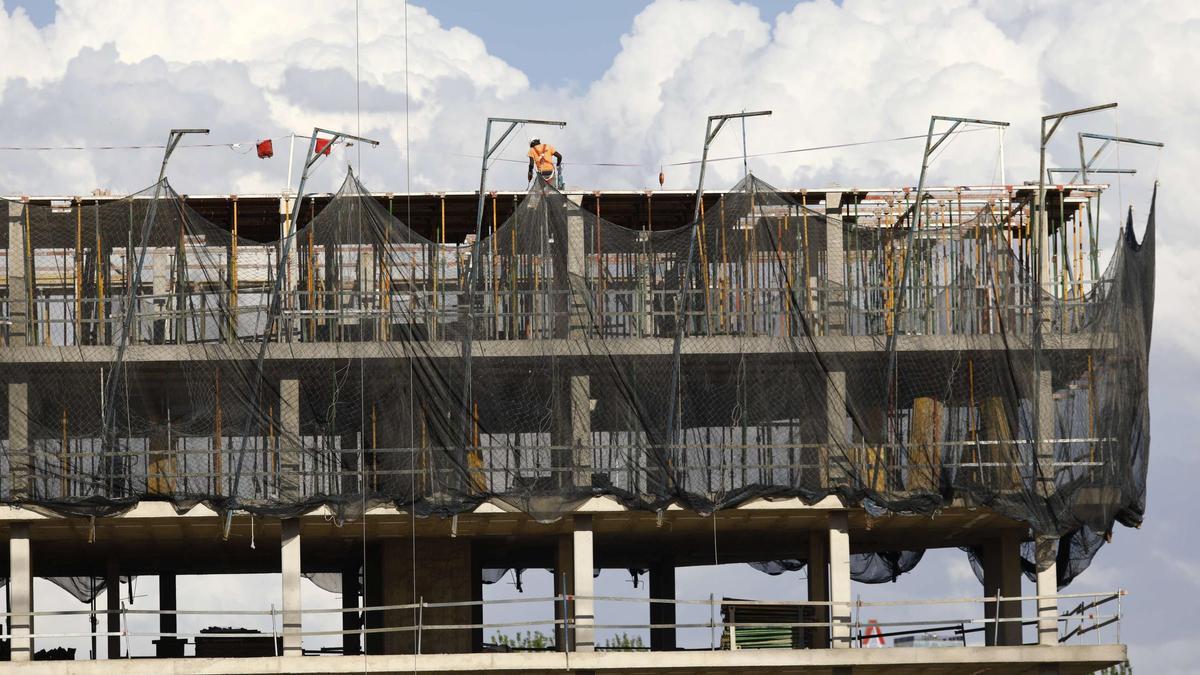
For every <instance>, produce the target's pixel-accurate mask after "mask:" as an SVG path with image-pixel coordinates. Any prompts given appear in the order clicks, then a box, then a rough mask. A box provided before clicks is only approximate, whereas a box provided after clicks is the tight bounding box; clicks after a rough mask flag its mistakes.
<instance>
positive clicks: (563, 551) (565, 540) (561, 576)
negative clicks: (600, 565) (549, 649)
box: [551, 516, 575, 652]
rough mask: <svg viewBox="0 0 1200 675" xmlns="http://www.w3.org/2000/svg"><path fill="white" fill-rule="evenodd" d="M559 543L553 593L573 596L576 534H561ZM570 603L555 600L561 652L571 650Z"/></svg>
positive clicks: (557, 646)
mask: <svg viewBox="0 0 1200 675" xmlns="http://www.w3.org/2000/svg"><path fill="white" fill-rule="evenodd" d="M568 519H570V516H568ZM557 544H558V545H557V547H556V548H555V551H554V589H553V591H552V592H551V595H552V596H555V597H562V596H571V595H574V593H575V558H574V552H573V550H574V536H573V535H570V534H563V535H559V537H558V542H557ZM568 604H569V603H568V601H567V600H564V599H559V600H555V601H554V621H555V624H554V648H555V649H557V650H558V651H560V652H565V651H569V650H570V644H569V642H568V638H569V636H570V633H569V631H568V630H567V617H568V616H569V615H568V613H567V608H568Z"/></svg>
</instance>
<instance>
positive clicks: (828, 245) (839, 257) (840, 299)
mask: <svg viewBox="0 0 1200 675" xmlns="http://www.w3.org/2000/svg"><path fill="white" fill-rule="evenodd" d="M824 281H825V284H824V285H825V288H826V289H827V294H826V297H825V299H824V300H825V303H824V304H825V316H824V321H823V322H821V323H823V324H824V326H825V332H826V334H829V335H840V334H843V333H845V332H846V252H845V250H844V242H843V239H842V194H841V193H840V192H830V193H828V194H826V195H825V280H824Z"/></svg>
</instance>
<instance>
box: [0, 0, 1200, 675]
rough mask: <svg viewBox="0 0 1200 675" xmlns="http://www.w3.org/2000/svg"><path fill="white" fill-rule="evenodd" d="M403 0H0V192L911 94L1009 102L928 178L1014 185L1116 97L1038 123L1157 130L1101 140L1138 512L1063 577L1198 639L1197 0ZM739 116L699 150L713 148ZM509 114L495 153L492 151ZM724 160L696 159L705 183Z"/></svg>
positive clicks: (780, 141) (1186, 658)
mask: <svg viewBox="0 0 1200 675" xmlns="http://www.w3.org/2000/svg"><path fill="white" fill-rule="evenodd" d="M429 4H431V6H429V7H424V6H418V5H409V6H407V8H405V6H404V5H402V4H401V3H397V2H384V1H378V2H377V1H371V0H362V2H361V5H360V6H359V10H358V11H359V16H358V21H357V26H358V39H357V42H356V16H355V4H354V3H353V2H320V1H315V0H312V1H299V0H293V1H289V2H245V1H244V0H209V1H206V2H173V3H168V2H154V1H151V2H148V1H146V0H137V1H135V0H112V1H110V2H105V3H95V2H84V1H82V0H78V1H77V0H60V1H59V2H58V3H56V4H55V3H52V2H47V1H46V0H3V5H4V11H3V12H0V54H3V58H2V59H0V146H3V147H2V148H0V194H6V195H19V194H87V193H89V192H90V191H91V190H92V189H93V188H97V187H101V188H108V189H112V190H114V191H118V192H124V191H130V190H135V189H138V188H140V187H143V186H146V185H148V184H150V183H151V182H152V181H153V177H154V175H155V172H156V169H157V162H158V158H159V156H160V152H161V151H160V150H157V149H153V148H150V149H142V150H89V151H69V150H53V151H35V150H29V149H12V148H31V147H42V146H49V147H62V146H83V147H89V148H91V147H95V146H101V145H119V146H140V145H153V144H160V143H162V141H163V140H164V137H165V136H166V131H167V130H168V129H169V128H171V127H209V128H211V129H212V134H211V136H209V137H208V138H207V139H204V140H203V141H195V142H203V143H211V144H214V145H215V147H209V148H190V149H184V150H181V151H180V152H179V153H178V154H177V155H176V157H175V159H174V160H173V167H172V170H171V172H170V175H171V179H172V183H173V184H174V185H175V187H176V188H177V189H178V190H180V191H181V192H186V193H191V194H201V193H228V192H240V193H248V192H276V191H278V190H280V189H281V188H282V187H283V186H284V184H285V182H286V177H287V173H288V172H287V161H286V155H287V151H286V148H287V143H288V141H287V140H286V139H287V137H288V136H289V134H291V133H292V132H296V133H307V132H309V131H311V129H312V127H313V126H315V125H319V126H322V127H326V128H336V129H342V130H346V131H350V132H355V131H361V133H362V134H363V135H366V136H370V137H373V138H377V139H379V140H380V141H381V142H382V143H381V145H380V147H379V148H377V149H365V148H353V149H346V150H342V151H339V152H338V153H335V156H334V157H333V158H331V159H330V160H328V162H327V163H326V165H324V166H322V167H321V169H320V171H319V173H318V175H317V177H316V184H317V186H318V187H321V188H329V187H331V186H333V185H334V184H335V182H336V181H337V180H338V179H339V178H340V176H341V174H342V172H343V171H344V166H345V164H346V163H353V164H355V165H356V166H357V167H358V168H359V169H360V170H361V172H362V174H363V176H364V179H365V182H366V183H367V184H368V186H370V187H372V188H373V189H375V190H380V191H383V190H390V191H397V192H399V191H403V190H405V189H408V188H411V189H413V190H456V189H459V190H461V189H474V186H475V185H476V183H477V181H478V154H479V148H480V146H481V144H482V135H483V121H484V118H485V117H486V116H488V115H493V116H518V117H540V118H554V119H562V120H566V121H567V122H568V123H569V124H568V126H567V127H566V128H565V129H563V130H554V131H553V132H550V131H546V132H544V133H543V138H546V139H548V140H551V141H552V142H553V143H555V144H556V145H558V146H559V147H560V148H561V149H562V151H563V152H564V154H565V156H566V161H567V174H566V175H567V180H568V183H570V184H573V185H581V186H587V187H589V188H630V187H650V186H652V185H655V184H656V183H657V176H658V171H659V167H660V166H664V165H670V164H672V163H675V162H683V161H687V160H691V159H695V158H696V157H697V156H698V154H699V142H700V137H701V135H702V132H703V126H704V117H705V116H706V115H708V114H712V113H717V112H728V111H737V110H743V109H745V110H750V109H760V108H769V109H772V110H774V113H775V114H774V115H773V116H772V117H770V118H760V119H756V120H753V121H752V123H751V124H749V125H748V127H747V134H746V139H745V142H746V146H747V148H748V150H749V152H751V153H766V152H774V151H780V150H788V149H796V148H807V147H813V146H823V145H831V144H839V143H848V142H858V141H866V140H876V139H887V138H893V137H897V136H905V135H909V134H914V133H921V132H923V131H924V129H925V126H926V125H927V123H928V117H929V115H930V114H949V115H962V116H969V117H983V118H990V119H999V120H1006V121H1010V122H1012V127H1011V128H1010V129H1009V130H1008V132H1007V133H1006V134H1005V135H1004V136H1003V138H1001V137H1000V135H999V134H995V133H993V132H984V133H976V134H970V135H965V136H963V137H960V140H956V141H955V144H954V145H952V146H951V147H950V148H948V149H947V151H946V152H945V153H943V154H942V155H941V156H940V157H939V158H938V160H937V162H936V163H935V164H934V166H933V167H932V172H933V174H932V175H933V182H934V183H943V184H967V183H989V182H997V181H998V180H999V179H1000V174H1001V171H1003V175H1004V179H1005V180H1006V181H1007V182H1009V183H1014V182H1020V181H1024V180H1036V166H1037V134H1038V132H1037V129H1038V119H1039V117H1040V116H1041V115H1043V114H1046V113H1048V112H1053V111H1058V110H1065V109H1070V108H1075V107H1080V106H1086V105H1092V104H1097V103H1104V102H1108V101H1118V102H1120V104H1121V107H1120V108H1119V110H1118V111H1117V112H1116V113H1112V112H1106V113H1101V114H1096V115H1091V116H1088V117H1086V118H1079V119H1078V120H1073V121H1071V122H1069V123H1067V124H1066V125H1064V127H1063V128H1062V130H1061V131H1060V132H1059V134H1058V137H1057V139H1056V143H1054V144H1053V145H1052V146H1051V148H1050V164H1051V165H1070V164H1071V163H1072V162H1075V161H1076V159H1077V155H1076V154H1075V153H1076V152H1077V151H1076V149H1075V146H1074V140H1075V132H1077V131H1096V132H1101V133H1120V134H1122V135H1128V136H1136V137H1143V138H1152V139H1156V140H1161V141H1164V142H1165V143H1166V144H1167V148H1166V150H1164V151H1161V152H1160V151H1150V150H1139V149H1134V148H1130V147H1125V148H1122V149H1121V150H1120V152H1119V153H1117V152H1110V153H1109V154H1108V155H1106V157H1105V158H1104V160H1103V162H1104V163H1105V164H1106V165H1108V166H1121V167H1124V168H1136V169H1137V170H1138V172H1139V173H1138V175H1137V176H1136V177H1133V178H1128V177H1126V178H1123V179H1122V180H1121V181H1119V182H1115V183H1114V185H1113V188H1112V189H1111V190H1110V192H1109V194H1108V196H1106V197H1105V200H1106V209H1107V212H1108V218H1109V220H1108V223H1107V225H1106V228H1105V231H1104V237H1105V241H1106V242H1108V243H1112V241H1113V240H1114V239H1115V237H1116V234H1117V230H1116V226H1115V224H1114V223H1115V214H1116V213H1117V210H1118V207H1128V206H1133V207H1134V209H1135V213H1136V214H1139V215H1144V214H1145V212H1146V207H1147V205H1148V201H1149V196H1150V190H1151V185H1152V184H1153V181H1154V180H1156V179H1157V180H1159V181H1160V182H1161V186H1162V187H1161V201H1160V204H1159V208H1160V220H1159V223H1160V228H1159V236H1160V237H1161V240H1162V241H1161V242H1160V248H1159V249H1158V250H1159V258H1158V262H1159V268H1158V294H1159V295H1158V306H1157V311H1156V325H1155V341H1154V349H1153V354H1152V387H1153V389H1152V394H1151V398H1152V405H1153V416H1154V425H1153V438H1154V441H1153V452H1152V459H1153V461H1152V462H1151V468H1150V473H1151V475H1150V496H1149V515H1148V517H1147V521H1146V525H1145V526H1144V527H1143V528H1142V529H1141V530H1140V531H1129V530H1124V529H1120V530H1118V531H1117V533H1116V537H1115V541H1114V543H1113V545H1111V546H1109V547H1108V548H1107V549H1106V550H1104V551H1103V552H1102V553H1101V554H1100V556H1099V558H1098V559H1097V562H1096V564H1095V566H1094V568H1093V569H1092V570H1090V571H1089V572H1088V573H1087V574H1085V575H1084V576H1083V577H1082V578H1081V579H1080V580H1079V581H1078V582H1077V587H1078V588H1093V587H1094V588H1111V587H1113V586H1116V585H1120V586H1123V587H1125V588H1128V589H1130V592H1131V594H1132V595H1131V596H1130V598H1129V600H1128V602H1127V603H1126V604H1125V609H1126V611H1127V613H1128V617H1129V620H1128V621H1126V623H1125V625H1124V628H1123V631H1122V637H1123V638H1124V639H1125V640H1126V641H1128V642H1129V644H1130V645H1131V649H1132V650H1133V655H1134V663H1135V665H1136V666H1137V667H1138V670H1139V672H1170V671H1180V672H1182V671H1184V670H1187V669H1188V668H1190V667H1191V665H1192V664H1194V663H1195V662H1196V661H1197V659H1200V646H1197V645H1200V642H1197V641H1196V640H1195V639H1194V636H1193V630H1192V628H1191V626H1190V625H1188V624H1187V623H1185V622H1184V617H1185V616H1186V615H1187V614H1189V612H1188V611H1187V610H1188V609H1189V607H1188V605H1187V604H1185V603H1184V600H1185V599H1186V598H1189V597H1191V598H1195V597H1198V595H1200V556H1198V555H1197V554H1198V553H1200V543H1198V542H1197V535H1200V527H1197V526H1196V524H1195V520H1194V519H1193V518H1192V517H1191V516H1192V513H1191V507H1192V505H1193V503H1194V502H1192V500H1191V499H1190V497H1191V496H1192V495H1193V494H1194V490H1195V488H1194V486H1193V481H1194V480H1196V479H1197V478H1198V477H1200V471H1198V469H1200V459H1198V457H1197V454H1196V451H1197V449H1198V446H1200V442H1198V441H1200V432H1197V430H1196V427H1195V426H1194V425H1192V424H1189V422H1190V420H1192V419H1194V417H1195V415H1196V412H1197V410H1198V409H1200V393H1197V389H1196V387H1195V384H1194V383H1195V382H1197V381H1200V312H1197V311H1196V307H1197V306H1200V272H1198V270H1200V229H1198V228H1196V227H1194V226H1193V224H1192V223H1191V220H1190V218H1189V217H1187V215H1186V214H1188V213H1190V212H1191V209H1190V208H1189V207H1187V206H1186V199H1187V197H1186V190H1188V189H1190V188H1189V187H1188V186H1189V185H1190V184H1191V180H1192V179H1191V177H1190V174H1188V172H1187V171H1188V169H1187V167H1189V166H1192V167H1196V166H1200V162H1198V160H1200V148H1198V146H1197V144H1196V142H1195V135H1194V134H1195V132H1196V129H1197V128H1200V125H1198V124H1197V122H1198V121H1200V118H1198V114H1200V87H1197V86H1196V83H1195V77H1196V73H1198V72H1200V48H1198V47H1197V46H1196V44H1195V43H1196V37H1197V36H1198V35H1200V3H1195V2H1187V1H1184V0H1179V1H1174V2H1172V1H1167V0H1159V1H1157V2H1137V1H1131V0H1092V1H1091V2H1087V3H1083V2H1078V3H1069V2H1042V1H1036V0H994V1H988V0H981V1H979V2H969V1H966V0H947V1H945V2H936V3H934V2H929V3H925V2H863V1H859V0H846V1H845V2H842V3H834V2H829V1H828V0H818V1H815V2H802V3H799V4H793V3H790V2H784V1H782V0H759V1H757V2H734V1H732V0H657V1H656V2H651V3H645V2H605V3H556V4H553V3H552V4H550V5H548V4H547V3H545V2H532V1H527V0H519V1H514V2H503V3H497V2H484V1H482V0H480V1H478V2H454V3H450V2H445V3H439V4H436V5H433V4H432V3H429ZM406 36H407V41H406ZM740 131H741V130H740V128H734V129H730V131H729V132H727V133H726V134H725V136H724V137H723V138H722V139H721V141H720V142H719V143H718V147H717V148H716V149H715V151H714V152H715V154H717V155H719V156H724V155H735V154H740V152H741V144H742V138H741V135H740ZM528 135H529V132H528V131H522V133H521V135H520V136H519V138H518V141H517V142H515V143H514V144H512V145H510V146H508V147H507V148H506V149H505V153H504V156H505V157H507V158H520V157H521V156H522V155H523V148H522V145H523V143H522V141H524V140H525V139H526V138H527V137H528ZM263 138H273V139H276V153H277V154H276V158H275V159H272V160H259V159H257V158H256V157H255V156H254V153H253V152H250V150H251V144H252V143H253V142H254V141H256V140H259V139H263ZM189 142H191V141H189ZM1001 143H1002V144H1003V153H1001V151H1000V149H1001ZM359 150H361V157H360V154H359ZM919 155H920V146H919V143H913V142H895V143H886V144H878V145H867V146H859V147H855V148H846V149H841V150H831V151H820V152H804V153H792V154H783V155H775V156H769V157H762V158H758V159H753V160H751V169H753V170H754V171H755V172H756V173H757V174H758V175H760V176H761V177H763V178H764V179H766V180H768V181H770V182H772V183H775V184H779V185H784V186H788V187H800V186H818V185H834V184H836V185H843V186H879V185H885V184H892V185H896V184H899V185H913V184H915V182H916V174H917V171H918V169H919V159H920V157H919ZM597 163H620V164H628V165H632V166H622V167H599V166H591V165H593V164H597ZM496 166H497V171H495V172H494V174H493V181H492V185H493V186H496V187H502V188H503V187H522V186H523V184H524V171H523V168H522V166H521V165H520V164H505V163H500V164H497V165H496ZM740 171H741V167H740V162H736V161H735V162H724V163H720V164H717V165H715V166H714V173H713V176H712V178H711V180H710V182H709V185H713V186H727V185H730V184H732V183H733V182H734V181H735V180H736V179H737V178H738V175H739V173H740ZM665 174H666V181H667V183H666V184H667V187H674V188H685V187H688V186H692V185H694V181H695V175H694V170H693V169H692V168H691V167H687V166H684V167H671V166H667V168H666V169H665ZM947 567H948V568H949V573H948V576H947V571H946V570H947ZM730 574H733V573H732V572H731V573H730ZM968 575H969V572H968V573H967V575H964V574H963V567H962V561H961V556H958V555H957V554H955V555H954V556H949V555H946V556H938V557H935V559H934V560H933V561H931V562H930V563H928V564H926V565H925V566H924V567H923V568H921V571H918V572H917V573H915V574H914V575H913V578H912V580H911V581H910V580H909V579H904V580H902V581H901V583H900V584H897V585H896V589H888V592H889V593H897V592H898V591H903V590H906V589H905V584H910V585H909V586H908V589H911V591H912V594H913V595H917V594H920V593H922V592H935V591H936V590H938V589H939V588H941V589H943V590H944V584H945V580H946V579H950V580H952V581H953V583H954V584H956V585H957V586H959V587H960V590H961V591H964V592H965V591H967V590H972V591H973V590H974V589H977V586H973V585H972V584H974V581H973V579H971V578H970V577H969V576H968ZM739 578H740V577H739ZM617 582H620V580H617ZM617 582H614V583H617ZM792 582H794V583H800V582H799V581H796V580H795V579H793V580H792ZM747 583H757V582H747ZM780 583H787V582H780ZM864 592H872V591H869V590H868V591H864ZM900 594H901V595H902V594H903V593H900Z"/></svg>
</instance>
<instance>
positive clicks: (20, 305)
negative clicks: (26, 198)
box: [8, 202, 29, 347]
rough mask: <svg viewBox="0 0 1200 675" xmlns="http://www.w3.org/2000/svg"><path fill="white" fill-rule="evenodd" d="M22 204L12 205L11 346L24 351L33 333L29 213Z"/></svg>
mask: <svg viewBox="0 0 1200 675" xmlns="http://www.w3.org/2000/svg"><path fill="white" fill-rule="evenodd" d="M26 208H28V205H26V204H22V203H20V202H9V203H8V319H9V321H10V323H9V325H8V346H10V347H24V346H25V334H26V331H27V330H28V329H29V324H28V320H29V319H28V317H29V298H28V292H29V279H28V278H27V277H26V270H25V259H26V257H27V256H28V252H27V251H26V250H25V209H26Z"/></svg>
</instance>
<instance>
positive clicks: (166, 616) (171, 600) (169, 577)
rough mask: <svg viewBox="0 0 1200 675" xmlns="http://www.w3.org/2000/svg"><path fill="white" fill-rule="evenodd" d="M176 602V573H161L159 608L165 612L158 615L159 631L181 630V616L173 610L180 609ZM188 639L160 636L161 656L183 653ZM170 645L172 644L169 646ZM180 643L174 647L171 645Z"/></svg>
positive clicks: (159, 654) (171, 631) (175, 631)
mask: <svg viewBox="0 0 1200 675" xmlns="http://www.w3.org/2000/svg"><path fill="white" fill-rule="evenodd" d="M178 608H179V606H178V605H177V604H176V592H175V575H174V574H159V575H158V609H159V610H160V611H162V612H163V613H161V614H159V615H158V632H159V633H177V632H179V617H178V616H177V615H176V614H174V613H173V612H174V611H175V610H176V609H178ZM165 610H170V612H172V613H167V612H166V611H165ZM185 642H187V640H184V639H181V638H171V637H163V636H162V635H160V636H159V637H158V644H159V649H158V650H157V653H158V656H159V657H166V656H168V655H173V654H177V655H182V654H183V644H182V643H185ZM168 645H170V646H168ZM175 645H178V647H175V648H174V649H172V648H171V647H173V646H175Z"/></svg>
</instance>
